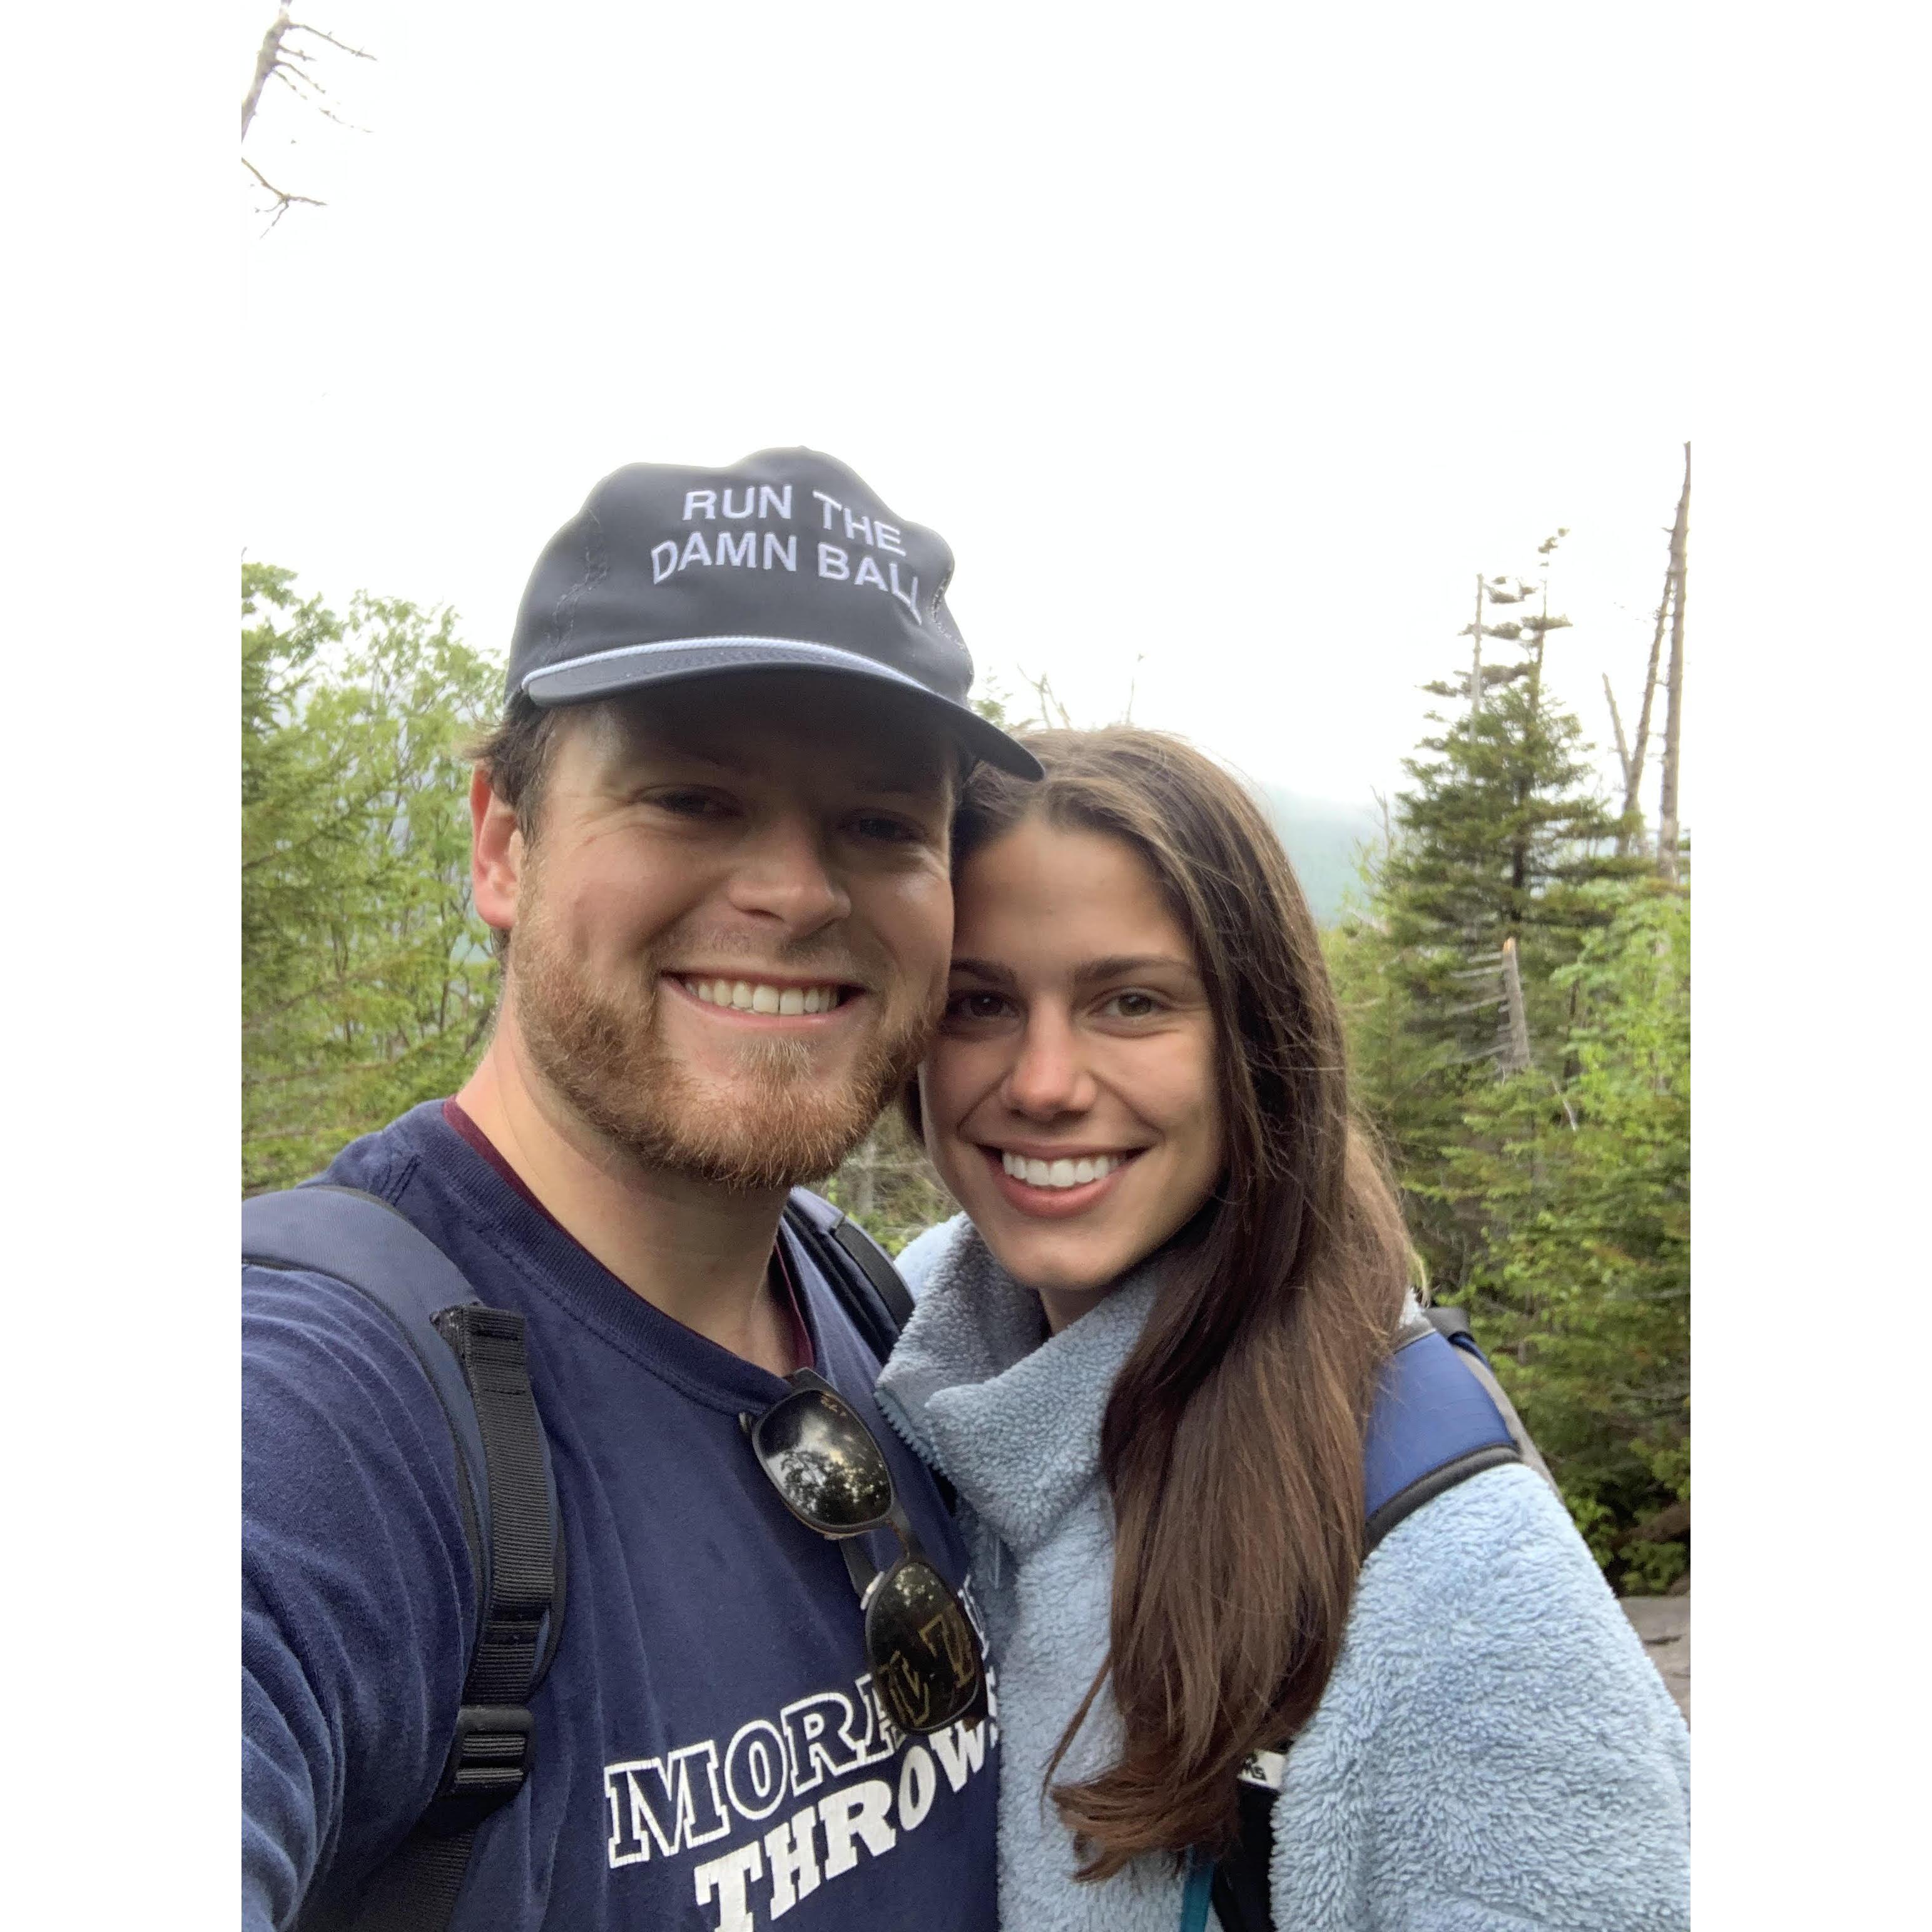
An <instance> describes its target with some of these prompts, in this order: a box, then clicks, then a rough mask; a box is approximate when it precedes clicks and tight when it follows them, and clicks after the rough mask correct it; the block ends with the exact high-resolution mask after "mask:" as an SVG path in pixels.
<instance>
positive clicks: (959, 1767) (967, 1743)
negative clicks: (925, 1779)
mask: <svg viewBox="0 0 1932 1932" xmlns="http://www.w3.org/2000/svg"><path fill="white" fill-rule="evenodd" d="M932 1748H933V1749H934V1750H935V1751H936V1752H938V1754H939V1766H940V1769H941V1770H942V1771H944V1772H945V1774H946V1781H947V1784H950V1785H951V1786H952V1787H953V1790H955V1791H957V1790H959V1788H960V1787H962V1785H963V1784H965V1782H966V1780H967V1778H968V1777H969V1776H970V1775H971V1774H972V1773H973V1772H976V1771H977V1770H978V1769H980V1766H982V1765H983V1764H984V1763H986V1726H985V1725H984V1724H968V1723H967V1721H965V1718H961V1719H960V1720H959V1722H958V1723H957V1724H949V1725H948V1726H947V1728H946V1729H945V1730H943V1731H935V1732H934V1733H932Z"/></svg>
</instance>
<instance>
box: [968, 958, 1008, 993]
mask: <svg viewBox="0 0 1932 1932" xmlns="http://www.w3.org/2000/svg"><path fill="white" fill-rule="evenodd" d="M953 971H954V972H956V973H965V974H970V975H971V977H973V978H974V979H975V980H985V981H986V983H987V985H988V986H1007V987H1013V986H1018V985H1019V975H1018V974H1016V973H1015V972H1014V971H1013V968H1011V967H1010V966H1002V965H1001V964H1000V963H999V962H998V960H996V959H956V960H954V961H953Z"/></svg>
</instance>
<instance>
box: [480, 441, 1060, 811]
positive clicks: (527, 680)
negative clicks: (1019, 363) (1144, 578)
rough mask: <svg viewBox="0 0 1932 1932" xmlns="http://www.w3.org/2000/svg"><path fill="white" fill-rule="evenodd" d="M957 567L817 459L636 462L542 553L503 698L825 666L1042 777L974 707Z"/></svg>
mask: <svg viewBox="0 0 1932 1932" xmlns="http://www.w3.org/2000/svg"><path fill="white" fill-rule="evenodd" d="M952 575H953V553H952V552H951V551H950V550H949V549H948V548H947V546H946V544H945V542H944V540H943V539H942V538H940V537H939V536H938V535H936V534H935V532H932V531H931V530H929V529H923V528H922V527H921V526H919V524H916V523H907V522H906V521H905V520H904V519H903V518H901V517H898V516H896V515H895V514H893V512H892V511H890V510H889V509H888V508H886V505H884V504H883V502H880V499H878V497H877V496H875V495H874V493H872V491H871V490H869V489H868V488H867V487H866V486H865V484H864V483H862V481H860V480H859V478H858V476H857V475H856V474H855V473H854V472H853V471H852V470H850V469H847V467H846V466H845V465H844V463H841V462H839V461H838V460H837V459H836V458H834V457H830V456H826V455H822V454H821V453H820V452H818V451H817V450H813V449H766V450H760V452H758V453H757V455H755V456H748V457H746V458H745V459H744V460H743V461H742V462H741V463H733V464H731V465H730V466H729V467H728V468H726V469H691V468H688V467H685V466H681V465H678V464H673V463H628V464H626V465H625V467H624V468H622V469H617V470H613V472H611V473H610V475H608V476H607V477H605V478H604V480H603V481H601V483H599V484H598V485H597V487H595V489H594V490H592V491H591V493H590V494H589V496H588V497H587V498H586V499H585V501H584V505H583V508H582V509H580V511H578V512H577V514H576V515H575V516H574V517H572V518H571V520H570V521H569V522H568V523H565V525H564V526H563V528H562V529H560V530H559V531H558V532H557V533H556V535H555V536H553V537H552V538H550V541H549V542H548V543H547V544H545V545H544V551H543V554H542V555H541V556H540V557H539V558H538V559H537V565H536V568H535V570H533V571H532V572H531V573H530V580H529V585H528V586H527V587H526V589H525V590H524V592H523V603H522V604H521V606H520V608H519V609H518V610H517V626H516V631H515V633H514V636H513V637H512V639H511V645H510V674H509V682H508V690H507V691H506V692H505V697H506V698H508V697H514V695H515V694H517V692H518V691H521V692H523V694H525V695H526V697H529V699H530V700H532V702H533V703H538V704H542V705H550V704H576V703H583V702H584V701H586V700H589V699H591V698H595V697H610V696H613V695H614V694H616V693H618V692H619V691H637V690H641V689H644V688H647V687H649V686H650V685H658V684H669V683H672V682H681V681H682V680H684V679H691V678H699V677H712V676H718V674H720V673H726V672H730V673H748V672H752V671H757V670H811V671H817V672H823V673H826V675H828V676H841V677H847V678H859V679H865V680H867V681H868V682H871V683H874V684H880V685H889V686H890V687H892V688H893V689H895V690H898V691H906V692H908V693H911V694H916V696H917V697H918V698H919V700H921V702H922V703H923V704H924V705H925V706H926V707H928V708H929V709H930V710H932V712H934V713H935V715H936V717H937V721H938V722H939V723H940V724H942V725H943V726H944V728H945V729H946V730H948V731H949V732H950V733H951V734H952V735H953V737H954V738H955V739H957V740H958V741H959V743H960V744H961V745H963V746H964V747H965V749H966V750H967V751H968V752H969V753H970V754H971V755H972V756H973V757H976V758H983V759H985V760H986V761H987V762H988V763H990V764H994V765H998V766H1000V767H1001V769H1003V770H1006V771H1010V772H1017V773H1019V775H1021V776H1022V777H1024V778H1037V777H1039V775H1040V766H1039V763H1038V761H1037V760H1036V759H1035V758H1034V756H1033V754H1031V752H1029V751H1024V750H1022V748H1021V747H1020V746H1019V745H1017V744H1016V743H1015V742H1013V739H1010V737H1008V736H1007V734H1006V733H1004V731H1002V730H1000V729H999V728H998V726H996V725H994V724H989V723H988V722H987V721H986V719H985V718H982V717H981V716H980V715H979V714H978V713H977V712H975V711H974V710H973V709H971V708H970V707H969V706H968V704H967V703H966V694H967V692H968V690H969V689H970V688H971V685H972V682H973V660H972V658H971V655H970V654H969V653H968V651H967V649H966V646H965V643H964V642H963V640H962V639H961V637H960V635H959V631H958V629H957V628H956V627H955V625H954V624H953V617H952V613H950V611H949V610H947V607H946V586H947V583H949V582H950V580H951V578H952Z"/></svg>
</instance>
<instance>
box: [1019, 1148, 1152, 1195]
mask: <svg viewBox="0 0 1932 1932" xmlns="http://www.w3.org/2000/svg"><path fill="white" fill-rule="evenodd" d="M1125 1158H1126V1157H1125V1156H1124V1155H1121V1154H1095V1155H1094V1156H1092V1157H1091V1158H1090V1159H1088V1160H1028V1158H1027V1157H1026V1156H1025V1154H1007V1153H1004V1152H1003V1153H1002V1154H1001V1156H1000V1165H1001V1166H1002V1167H1004V1169H1006V1170H1007V1172H1008V1173H1009V1174H1010V1175H1012V1176H1013V1178H1014V1179H1015V1180H1016V1181H1025V1183H1026V1184H1027V1185H1028V1187H1085V1185H1086V1184H1087V1183H1088V1181H1103V1180H1105V1179H1106V1177H1107V1176H1108V1175H1110V1174H1112V1172H1113V1171H1114V1170H1115V1168H1117V1167H1118V1166H1121V1163H1122V1162H1123V1160H1124V1159H1125Z"/></svg>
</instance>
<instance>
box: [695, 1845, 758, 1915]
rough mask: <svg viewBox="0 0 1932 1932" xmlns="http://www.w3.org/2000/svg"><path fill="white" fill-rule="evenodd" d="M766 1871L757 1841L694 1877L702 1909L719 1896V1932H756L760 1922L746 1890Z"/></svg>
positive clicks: (715, 1860) (699, 1869) (700, 1869)
mask: <svg viewBox="0 0 1932 1932" xmlns="http://www.w3.org/2000/svg"><path fill="white" fill-rule="evenodd" d="M764 1868H765V1861H764V1856H763V1853H762V1852H760V1851H759V1849H758V1841H757V1839H755V1838H754V1839H753V1840H752V1841H751V1843H749V1844H748V1845H740V1846H739V1847H738V1849H736V1851H735V1852H725V1853H724V1855H723V1856H722V1857H721V1858H713V1859H712V1861H711V1862H710V1863H709V1864H703V1865H700V1866H699V1867H697V1870H695V1871H694V1872H693V1873H691V1882H692V1883H693V1884H694V1885H695V1886H696V1887H697V1902H698V1903H699V1904H700V1905H709V1903H711V1899H712V1894H713V1893H714V1892H715V1894H717V1898H718V1932H756V1927H757V1923H758V1921H757V1920H756V1919H755V1918H753V1917H752V1916H751V1906H750V1904H749V1903H748V1901H747V1900H746V1898H745V1887H746V1886H747V1885H749V1884H750V1883H751V1881H752V1880H753V1879H755V1878H756V1877H757V1876H758V1875H759V1873H760V1872H762V1871H763V1870H764Z"/></svg>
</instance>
